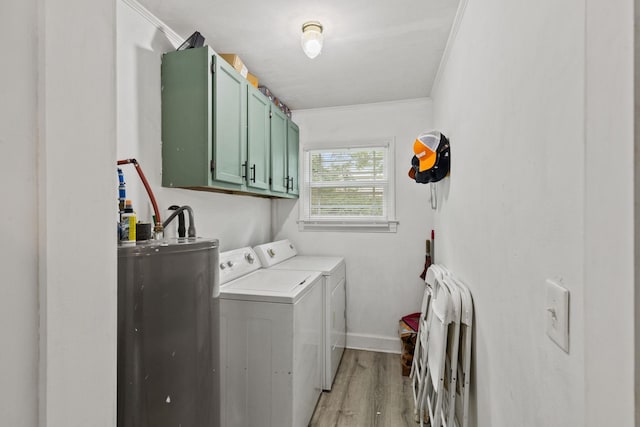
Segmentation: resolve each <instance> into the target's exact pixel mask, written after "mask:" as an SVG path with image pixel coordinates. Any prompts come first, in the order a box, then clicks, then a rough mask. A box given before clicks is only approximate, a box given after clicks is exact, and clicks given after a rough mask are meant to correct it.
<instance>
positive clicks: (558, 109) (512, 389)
mask: <svg viewBox="0 0 640 427" xmlns="http://www.w3.org/2000/svg"><path fill="white" fill-rule="evenodd" d="M590 2H591V3H592V6H593V4H597V5H598V7H595V8H592V9H590V11H589V13H587V7H586V5H587V4H588V3H590ZM622 3H624V2H622ZM600 9H602V10H600ZM613 9H615V12H613V13H612V10H613ZM627 12H629V11H627V7H623V6H622V5H620V6H618V7H614V6H613V5H612V4H610V2H605V1H602V0H590V1H587V2H585V1H584V0H573V1H568V2H554V1H547V0H545V1H542V2H505V1H498V0H486V1H483V2H475V1H471V2H469V3H468V5H467V7H466V10H465V13H464V17H463V18H462V22H461V25H460V27H459V30H458V32H457V36H456V37H454V39H453V42H452V44H451V45H450V46H449V49H450V51H449V57H448V62H447V63H446V66H445V67H444V68H443V70H441V71H442V73H441V76H440V80H439V82H438V83H437V85H436V87H435V89H434V92H433V102H434V122H435V125H436V127H437V128H439V129H441V130H442V131H444V132H445V133H446V134H448V135H449V136H450V138H451V144H452V148H451V152H452V173H451V177H450V179H449V180H446V181H444V182H443V183H442V184H440V185H439V187H440V188H439V189H440V194H441V195H442V199H441V200H440V204H439V209H438V212H437V213H436V216H435V223H436V230H437V233H439V236H440V239H439V241H440V243H441V245H440V247H439V252H438V253H439V254H440V261H442V262H443V263H444V264H445V265H446V266H447V267H449V268H450V269H451V270H452V271H454V272H455V273H456V274H458V275H459V276H460V277H461V278H462V279H463V280H464V281H465V282H466V283H467V284H468V285H469V287H470V288H471V291H472V294H473V297H474V303H475V308H476V316H475V326H476V333H475V337H474V338H475V341H474V345H475V353H474V362H473V369H474V371H475V374H474V376H473V377H472V383H473V384H474V386H473V388H472V394H473V399H472V408H471V412H472V421H473V422H472V425H478V426H492V427H501V426H515V425H517V426H523V427H526V426H541V425H544V426H550V427H553V426H558V427H560V426H582V425H616V426H629V425H633V417H632V409H633V406H632V405H630V404H629V402H632V400H633V388H632V380H633V371H632V369H631V368H632V364H633V352H632V351H630V349H631V348H632V343H633V337H632V334H631V332H632V326H631V325H632V322H633V307H632V304H633V303H632V301H633V292H632V278H633V276H632V273H631V274H630V271H632V266H633V261H632V259H631V258H632V256H631V254H632V250H633V248H632V246H631V244H630V243H631V241H632V240H631V239H632V235H633V233H632V231H633V229H632V227H631V226H630V221H629V218H630V215H631V212H632V208H631V203H632V200H633V199H632V197H631V193H630V192H629V186H630V185H631V179H630V178H629V173H630V172H632V166H631V159H632V155H631V154H630V147H631V146H630V145H629V144H630V139H629V135H628V129H629V117H628V114H627V112H628V111H627V109H629V112H630V110H631V109H630V106H629V105H628V99H627V98H628V96H626V97H625V96H624V93H625V91H626V92H627V93H629V94H631V93H632V90H631V85H630V84H629V82H628V69H627V68H623V69H619V68H618V67H617V66H618V65H622V66H624V67H626V66H627V65H628V64H627V61H628V60H630V58H631V53H630V52H628V45H627V42H628V38H627V36H626V33H627V31H628V29H629V23H628V22H625V20H624V19H622V18H621V17H622V16H628V17H630V16H632V13H630V12H629V13H628V14H627ZM603 16H609V17H611V18H612V19H607V20H602V19H601V18H602V17H603ZM587 17H589V18H590V19H589V20H588V21H587ZM585 22H588V26H587V27H585ZM616 26H621V31H622V36H621V37H613V36H612V35H611V33H615V34H620V32H619V31H616V30H615V27H616ZM598 27H604V28H600V30H597V28H598ZM587 30H592V31H594V33H598V31H602V32H604V33H605V34H606V36H605V37H603V38H602V39H601V40H599V41H598V43H597V46H596V47H595V48H594V46H592V45H591V44H590V43H589V40H587V39H586V38H585V31H587ZM598 35H600V34H598ZM620 41H622V43H621V44H620V43H618V42H620ZM613 46H615V49H614V48H613ZM618 49H621V50H620V51H619V52H618ZM607 51H608V52H609V53H610V55H604V56H600V57H598V54H597V53H598V52H600V53H603V54H604V53H605V52H607ZM585 52H586V54H585ZM612 52H616V53H612ZM622 58H626V59H622ZM609 59H610V60H611V61H610V60H609ZM585 61H587V63H590V65H588V66H587V67H586V68H585ZM591 69H593V70H594V71H595V72H594V73H590V70H591ZM611 82H615V84H613V85H611ZM585 88H586V91H585ZM611 89H613V91H612V92H609V90H611ZM593 95H596V96H593ZM614 98H615V99H616V100H621V101H622V102H616V101H614ZM585 102H586V104H585ZM585 105H586V107H585ZM592 113H596V114H592ZM598 113H603V114H605V117H606V118H605V119H604V121H603V122H602V123H598V122H599V121H601V120H603V119H602V116H600V115H599V114H598ZM619 116H622V121H620V120H618V118H619ZM594 123H596V124H595V125H594ZM620 125H622V129H620V128H618V127H617V126H620ZM585 128H586V131H585ZM617 137H620V138H617ZM618 150H620V151H618ZM625 157H626V159H627V160H624V159H625ZM619 160H620V161H619ZM604 163H606V164H609V165H611V168H612V170H611V171H612V172H613V170H615V172H614V173H608V172H604V170H603V167H602V166H603V164H604ZM613 218H615V219H614V220H613V221H612V219H613ZM610 232H612V235H611V236H609V233H610ZM605 236H606V237H605ZM625 236H626V237H625ZM614 254H615V255H614ZM612 258H616V260H615V262H613V263H610V261H612ZM607 264H611V266H609V265H607ZM614 266H615V267H614ZM612 267H614V268H618V267H619V268H621V270H620V271H617V272H616V271H615V269H612ZM609 273H613V274H611V275H609ZM546 278H555V279H557V280H559V281H561V283H562V285H563V286H564V287H566V288H567V289H569V291H570V292H571V296H570V322H569V323H570V330H571V335H570V353H569V354H566V353H564V352H563V351H562V350H560V349H559V348H558V347H556V345H555V344H554V343H553V342H552V341H550V340H549V339H548V338H547V337H546V335H545V311H546V307H545V304H544V298H545V286H544V284H545V279H546ZM607 278H608V279H610V280H607Z"/></svg>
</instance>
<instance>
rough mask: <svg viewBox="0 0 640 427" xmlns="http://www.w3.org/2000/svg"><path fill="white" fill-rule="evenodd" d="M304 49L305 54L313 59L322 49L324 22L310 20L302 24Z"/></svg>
mask: <svg viewBox="0 0 640 427" xmlns="http://www.w3.org/2000/svg"><path fill="white" fill-rule="evenodd" d="M302 50H304V53H305V55H307V56H308V57H309V58H311V59H313V58H315V57H316V56H318V55H320V51H321V50H322V24H321V23H319V22H318V21H309V22H305V23H304V24H302Z"/></svg>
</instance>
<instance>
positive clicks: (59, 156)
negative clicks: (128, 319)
mask: <svg viewBox="0 0 640 427" xmlns="http://www.w3.org/2000/svg"><path fill="white" fill-rule="evenodd" d="M38 18H39V20H38V25H37V31H38V37H39V44H38V51H37V52H38V66H37V75H38V84H37V102H38V120H37V121H33V122H32V126H34V127H36V126H37V129H38V132H39V133H38V137H39V143H38V168H37V171H38V210H39V225H38V227H39V228H38V236H39V242H38V243H39V283H40V295H39V298H40V299H39V309H40V331H39V332H40V340H41V341H40V353H39V356H40V373H39V389H40V397H39V406H40V415H39V425H40V426H47V427H86V426H96V427H99V426H105V427H112V426H113V425H115V422H116V407H115V403H116V327H117V325H116V238H115V235H114V233H113V229H114V223H113V214H112V209H113V202H112V200H113V194H114V193H113V185H112V182H111V179H112V177H113V173H114V172H113V170H114V163H115V142H114V141H115V136H116V133H115V126H116V115H115V109H116V102H115V101H116V99H115V94H116V91H115V67H114V64H115V4H114V3H113V1H112V0H97V1H91V2H86V1H81V0H40V2H39V10H38ZM29 28H32V27H31V26H24V28H23V31H28V29H29ZM18 46H21V43H18ZM23 71H25V72H26V73H27V75H28V74H29V72H31V70H30V69H27V70H23ZM12 182H13V180H12ZM13 325H14V327H15V328H16V329H19V328H20V327H21V326H22V325H20V324H18V323H16V322H13Z"/></svg>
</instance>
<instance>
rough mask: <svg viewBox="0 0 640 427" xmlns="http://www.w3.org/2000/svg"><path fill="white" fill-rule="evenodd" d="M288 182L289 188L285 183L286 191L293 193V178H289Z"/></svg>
mask: <svg viewBox="0 0 640 427" xmlns="http://www.w3.org/2000/svg"><path fill="white" fill-rule="evenodd" d="M289 181H290V182H291V186H289V184H288V183H287V190H291V191H293V177H290V178H289Z"/></svg>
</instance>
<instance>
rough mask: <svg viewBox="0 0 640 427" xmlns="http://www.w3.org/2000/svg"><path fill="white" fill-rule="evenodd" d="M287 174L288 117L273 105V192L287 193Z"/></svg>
mask: <svg viewBox="0 0 640 427" xmlns="http://www.w3.org/2000/svg"><path fill="white" fill-rule="evenodd" d="M287 187H288V173H287V116H286V115H285V114H284V113H283V112H282V111H281V110H280V109H279V108H278V107H276V106H275V105H273V104H272V105H271V191H272V192H276V193H286V192H287Z"/></svg>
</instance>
